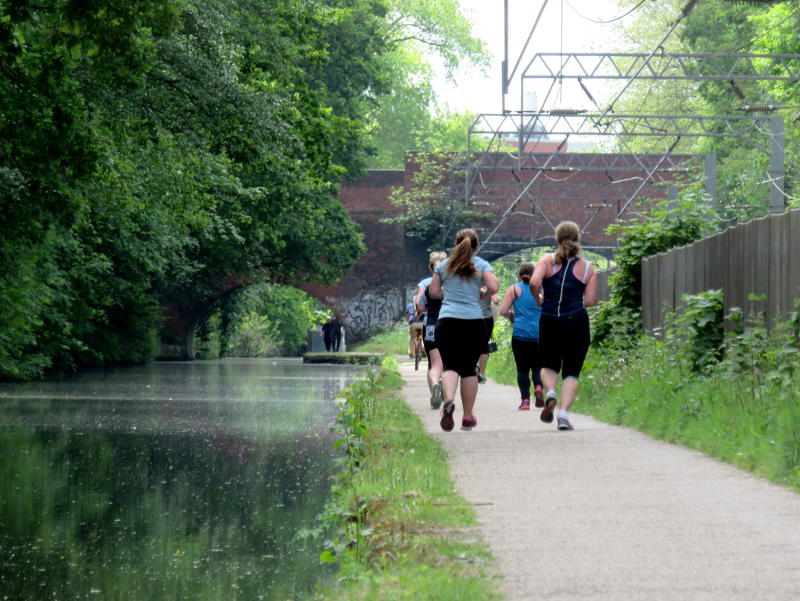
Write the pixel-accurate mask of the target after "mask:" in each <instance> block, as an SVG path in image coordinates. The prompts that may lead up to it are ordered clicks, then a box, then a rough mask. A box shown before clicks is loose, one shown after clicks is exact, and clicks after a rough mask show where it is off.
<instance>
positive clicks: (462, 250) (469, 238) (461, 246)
mask: <svg viewBox="0 0 800 601" xmlns="http://www.w3.org/2000/svg"><path fill="white" fill-rule="evenodd" d="M476 250H478V233H477V232H476V231H475V230H473V229H469V228H467V229H463V230H461V231H459V232H458V233H457V234H456V246H455V248H453V254H451V255H450V258H449V259H448V261H447V265H445V270H446V271H447V273H448V274H449V275H457V276H459V277H460V278H461V279H464V280H469V279H472V278H473V277H475V274H476V273H477V272H478V270H477V269H475V265H474V264H473V263H472V255H474V254H475V251H476Z"/></svg>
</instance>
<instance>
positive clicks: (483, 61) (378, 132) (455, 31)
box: [368, 0, 488, 169]
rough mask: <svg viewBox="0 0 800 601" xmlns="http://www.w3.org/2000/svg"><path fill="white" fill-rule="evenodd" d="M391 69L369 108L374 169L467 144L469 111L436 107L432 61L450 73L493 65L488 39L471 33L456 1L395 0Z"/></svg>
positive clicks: (388, 65)
mask: <svg viewBox="0 0 800 601" xmlns="http://www.w3.org/2000/svg"><path fill="white" fill-rule="evenodd" d="M389 7H390V12H389V28H388V31H387V43H388V44H389V47H390V48H391V49H392V51H391V53H390V54H388V55H387V61H386V73H387V84H388V86H389V89H388V91H387V93H386V94H384V95H383V96H381V97H379V98H378V99H377V106H376V108H375V110H374V111H372V112H371V113H370V116H371V130H370V131H371V143H372V146H373V148H374V152H375V156H374V157H373V159H372V160H371V161H369V163H368V166H369V167H371V168H382V169H388V168H391V169H402V168H403V165H404V157H405V153H406V152H408V151H419V152H449V151H459V150H463V149H465V148H466V136H467V130H468V126H469V124H470V123H471V120H472V118H473V116H472V115H470V114H468V113H453V112H450V111H447V110H441V109H439V108H438V107H437V106H436V102H435V94H434V90H433V83H432V81H433V77H434V72H433V69H432V67H431V60H434V59H436V60H439V61H441V63H442V64H443V66H444V69H445V76H446V77H454V74H455V71H456V69H457V68H458V67H459V66H460V65H462V64H464V63H467V64H469V65H473V66H476V67H478V68H485V67H486V66H487V65H488V54H487V52H486V50H485V47H484V44H483V43H482V42H481V41H480V40H478V39H477V38H474V37H472V35H471V26H470V23H469V21H468V20H467V19H466V18H465V16H464V15H463V14H462V12H461V9H460V7H459V5H458V2H457V0H390V2H389Z"/></svg>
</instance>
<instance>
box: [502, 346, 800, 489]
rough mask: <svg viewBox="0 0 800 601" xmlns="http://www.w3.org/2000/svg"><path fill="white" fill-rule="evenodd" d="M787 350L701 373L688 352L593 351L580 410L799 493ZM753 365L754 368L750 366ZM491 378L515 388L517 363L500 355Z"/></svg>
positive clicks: (796, 397)
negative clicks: (782, 355) (691, 363)
mask: <svg viewBox="0 0 800 601" xmlns="http://www.w3.org/2000/svg"><path fill="white" fill-rule="evenodd" d="M783 347H784V345H783V344H778V345H770V344H768V343H767V342H762V343H761V347H759V346H758V345H757V344H756V343H754V342H751V341H747V345H746V346H745V347H744V349H745V352H739V354H738V355H736V354H735V353H733V352H731V353H729V356H728V359H726V360H725V361H723V362H721V363H719V364H717V365H714V366H713V367H712V368H710V369H707V370H704V371H703V372H701V373H695V372H693V371H692V369H691V368H690V366H689V365H688V364H687V362H686V361H685V360H683V359H682V355H684V354H685V352H684V351H682V350H680V349H676V347H675V346H674V345H669V344H667V343H666V342H664V341H662V340H657V339H654V338H649V337H646V338H643V339H642V340H640V341H639V342H638V343H637V344H634V345H632V346H631V347H629V348H628V349H616V350H614V349H610V348H604V349H602V351H598V350H596V349H592V350H590V352H589V356H588V357H587V361H586V365H585V368H584V371H583V373H582V374H581V390H580V394H579V396H578V399H577V400H576V402H575V410H576V411H577V412H579V413H586V414H590V415H592V416H594V417H595V418H597V419H600V420H602V421H605V422H608V423H612V424H618V425H624V426H628V427H631V428H635V429H637V430H639V431H642V432H645V433H647V434H649V435H650V436H653V437H654V438H658V439H661V440H666V441H669V442H674V443H678V444H681V445H684V446H686V447H689V448H693V449H696V450H699V451H701V452H703V453H705V454H707V455H710V456H712V457H716V458H718V459H721V460H723V461H726V462H728V463H731V464H734V465H736V466H738V467H741V468H743V469H746V470H748V471H751V472H754V473H757V474H759V475H761V476H763V477H765V478H767V479H769V480H772V481H773V482H776V483H778V484H782V485H785V486H788V487H790V488H792V489H794V490H796V491H800V383H799V382H798V379H797V377H796V376H797V361H796V359H790V360H788V361H787V360H786V358H784V359H781V358H780V357H779V356H778V355H779V353H780V352H782V351H781V349H782V348H783ZM745 359H747V361H748V362H745V361H744V360H745ZM488 371H489V375H490V376H491V377H493V378H495V379H496V380H497V381H499V382H502V383H505V384H509V385H514V384H515V383H516V373H515V368H514V359H513V357H512V356H511V355H510V353H508V352H504V351H502V350H501V352H499V353H498V354H496V355H494V356H493V358H492V360H491V361H490V363H489V370H488Z"/></svg>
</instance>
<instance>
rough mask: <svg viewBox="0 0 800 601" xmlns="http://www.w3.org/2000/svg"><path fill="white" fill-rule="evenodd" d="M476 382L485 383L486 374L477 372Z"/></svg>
mask: <svg viewBox="0 0 800 601" xmlns="http://www.w3.org/2000/svg"><path fill="white" fill-rule="evenodd" d="M478 384H486V376H484V375H483V374H478Z"/></svg>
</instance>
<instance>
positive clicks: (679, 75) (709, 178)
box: [454, 2, 800, 242]
mask: <svg viewBox="0 0 800 601" xmlns="http://www.w3.org/2000/svg"><path fill="white" fill-rule="evenodd" d="M545 4H546V2H545ZM539 16H541V12H540V14H539ZM683 16H685V14H683V15H682V17H683ZM682 17H681V18H682ZM537 23H538V17H537ZM534 28H535V26H534ZM529 40H530V38H529ZM526 46H527V43H526ZM523 52H524V49H523ZM506 55H507V52H506ZM506 64H507V59H506V62H504V72H503V94H504V100H503V107H504V109H505V93H506V92H507V90H508V83H509V80H508V79H507V78H508V77H509V75H508V73H507V67H506ZM519 64H520V63H519V61H518V62H517V65H516V66H515V67H514V70H513V72H512V76H513V73H514V72H516V70H517V68H518V66H519ZM520 79H521V86H520V95H521V98H520V101H521V105H522V103H523V96H524V93H525V83H526V82H527V81H533V80H536V79H545V80H549V81H550V88H549V90H548V92H547V94H546V96H545V99H544V101H543V102H542V107H545V106H548V107H549V108H547V109H546V110H536V111H525V110H520V111H516V112H511V111H506V110H504V111H503V112H502V113H499V114H492V113H487V114H481V115H478V116H477V118H476V119H475V121H474V122H473V124H472V126H471V127H470V130H469V141H468V151H467V152H466V153H464V154H463V155H462V157H461V160H460V162H458V163H457V165H456V168H455V170H454V171H455V173H456V174H459V179H460V181H461V182H462V190H463V201H464V202H465V203H467V204H469V203H471V202H475V201H477V202H481V201H482V200H483V199H484V198H485V197H486V195H487V193H488V192H489V191H491V196H492V197H493V200H494V201H495V202H498V201H501V200H506V201H509V202H510V204H509V206H508V210H507V211H506V212H505V213H504V214H503V216H502V217H501V219H500V222H499V223H498V224H497V226H496V227H495V228H494V229H493V230H492V231H491V232H490V233H489V236H488V238H487V242H488V241H490V240H491V238H492V237H493V236H494V235H495V233H496V232H497V231H498V230H499V228H500V227H501V226H502V224H503V222H504V221H505V219H507V218H508V216H509V215H511V214H514V213H515V212H516V211H517V208H518V205H519V203H520V201H521V200H523V199H529V200H531V202H532V210H531V214H533V213H535V212H536V201H537V199H536V198H535V197H534V196H533V195H532V192H531V191H532V189H533V188H534V186H535V185H536V183H537V180H539V179H541V178H542V177H543V174H545V173H547V172H548V171H552V170H553V169H554V163H553V161H554V158H555V156H556V155H563V154H565V153H561V152H560V151H561V150H562V149H563V147H564V146H565V145H567V144H568V142H569V140H570V139H574V138H576V137H583V136H603V137H606V138H611V137H613V138H615V139H617V140H618V141H620V143H621V144H622V145H623V146H625V145H627V142H626V140H627V138H631V137H653V138H664V139H666V142H667V144H668V147H667V149H666V151H665V152H664V153H663V154H662V155H661V158H660V159H659V160H658V161H656V164H655V165H653V164H652V161H651V160H648V161H647V163H646V162H644V161H642V160H641V159H640V157H639V155H638V154H637V153H635V152H630V153H629V154H625V155H618V156H620V157H626V159H625V160H627V161H630V162H632V163H634V164H636V165H637V166H638V167H639V168H640V170H641V169H643V170H644V173H645V176H644V177H642V178H641V182H640V184H639V185H638V186H637V187H636V188H635V190H634V192H633V193H628V192H626V194H628V195H627V197H626V199H625V202H624V205H623V206H622V208H621V210H620V211H619V214H620V215H621V214H622V212H623V211H624V210H625V209H626V208H627V207H628V206H629V205H630V204H631V203H632V202H633V201H634V200H635V198H636V196H637V194H638V193H639V192H640V191H641V190H642V189H644V187H645V185H647V184H648V183H655V182H656V181H657V180H658V179H659V175H658V174H659V173H660V172H661V171H662V166H663V165H667V167H664V169H669V168H670V167H668V165H669V164H670V159H669V157H670V155H671V152H672V150H673V149H674V148H675V146H676V145H677V143H678V142H679V141H680V140H682V139H688V138H699V137H710V138H738V139H740V140H742V141H744V142H745V143H746V144H748V145H750V146H751V147H753V148H754V149H756V150H758V151H760V152H762V153H764V154H765V155H767V156H769V157H770V167H769V170H768V182H769V183H770V199H769V208H770V210H771V211H773V212H778V211H782V210H783V209H784V208H785V200H784V199H785V194H784V179H785V166H784V163H785V153H784V135H785V132H784V122H783V118H782V117H780V116H768V115H763V114H753V113H748V114H741V115H723V116H705V115H679V114H674V115H659V114H654V115H635V114H616V113H614V112H613V107H614V104H615V103H616V102H617V101H618V100H619V98H620V97H621V96H622V94H623V93H624V92H625V91H626V90H627V89H628V87H629V85H630V84H631V83H632V82H633V81H634V80H653V81H656V80H684V81H696V82H701V81H728V82H731V85H734V86H735V82H736V81H788V82H796V81H798V80H800V55H796V54H790V55H778V54H688V53H686V54H667V53H659V52H656V51H654V52H651V53H648V54H645V53H537V54H535V55H534V56H533V58H532V59H531V60H530V61H529V62H528V63H527V66H526V67H525V69H524V71H523V73H522V74H521V76H520ZM600 79H603V80H622V81H625V82H626V84H625V86H624V87H623V89H622V90H621V91H620V92H619V93H617V95H616V96H615V97H614V98H613V99H612V100H611V101H610V102H608V103H606V104H605V105H604V106H601V105H600V104H599V103H598V102H597V100H596V99H595V98H594V96H593V95H592V93H591V91H590V90H589V87H588V86H587V84H586V82H587V81H589V80H600ZM564 80H574V81H576V82H577V83H578V85H579V86H580V88H581V90H582V91H583V93H584V94H585V96H586V98H587V99H588V100H589V101H590V102H591V104H592V105H593V107H594V110H593V111H591V112H590V111H587V110H582V109H578V108H571V109H564V108H559V107H556V106H553V102H552V101H551V96H552V94H553V90H554V89H555V87H556V85H560V84H562V83H563V81H564ZM475 137H480V138H482V139H483V140H484V142H485V141H487V140H488V143H489V148H490V149H492V148H493V147H494V150H495V151H494V152H486V153H475V152H472V146H473V143H472V141H473V140H474V139H475ZM543 140H549V141H550V142H551V144H553V145H556V146H557V147H556V148H555V150H554V151H553V152H552V153H550V155H546V154H545V155H542V154H539V155H538V158H537V159H536V161H537V163H536V164H535V165H534V166H531V161H532V159H531V158H530V155H531V153H530V152H528V150H527V149H528V148H529V147H530V146H534V147H535V146H536V144H537V143H540V142H542V141H543ZM509 147H510V148H513V150H512V151H510V152H505V153H502V152H497V150H500V149H502V148H506V149H508V148H509ZM566 154H567V155H569V153H566ZM572 156H576V155H574V154H573V155H572ZM577 156H583V155H577ZM504 164H513V169H514V170H515V173H517V177H518V182H517V185H516V186H514V185H509V184H508V183H506V184H504V187H503V188H502V189H501V190H498V189H497V187H495V189H492V186H491V185H486V182H485V181H481V180H483V179H485V176H484V175H483V173H484V171H485V169H486V168H488V167H490V166H492V167H493V168H495V169H503V168H504V167H503V165H504ZM715 166H716V160H715V158H712V157H706V159H705V171H706V174H705V186H706V191H707V192H708V193H709V194H711V195H712V197H713V196H714V195H715V189H716V185H715V177H716V174H715ZM793 166H794V165H793ZM560 168H561V169H563V167H560ZM525 174H527V177H526V178H524V179H523V177H522V176H523V175H525ZM661 179H662V181H663V178H661ZM620 190H621V189H618V190H617V191H618V192H619V191H620ZM568 194H569V193H567V192H565V194H564V196H563V198H564V199H565V200H566V199H567V198H568ZM503 197H504V198H503Z"/></svg>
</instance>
